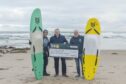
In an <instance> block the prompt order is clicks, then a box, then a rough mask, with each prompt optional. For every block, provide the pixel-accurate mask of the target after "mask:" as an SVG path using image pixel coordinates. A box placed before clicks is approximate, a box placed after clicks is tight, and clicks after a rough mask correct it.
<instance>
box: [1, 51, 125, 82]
mask: <svg viewBox="0 0 126 84" xmlns="http://www.w3.org/2000/svg"><path fill="white" fill-rule="evenodd" d="M60 71H61V70H60ZM48 73H50V74H51V76H49V77H44V78H43V79H42V80H39V81H37V80H35V78H34V74H33V72H32V66H31V56H30V51H29V50H26V51H25V52H20V51H19V50H18V52H16V51H15V52H8V53H0V84H124V83H125V82H126V51H121V50H106V51H101V59H100V65H99V69H98V71H97V74H96V77H95V79H94V80H92V81H87V80H85V79H83V78H81V77H80V78H75V75H76V67H75V61H74V60H67V74H68V76H69V77H67V78H65V77H62V76H61V75H60V76H59V77H54V74H55V73H54V61H53V58H49V64H48ZM60 74H61V73H60Z"/></svg>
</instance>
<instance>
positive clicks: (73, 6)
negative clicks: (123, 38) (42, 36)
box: [0, 0, 126, 32]
mask: <svg viewBox="0 0 126 84" xmlns="http://www.w3.org/2000/svg"><path fill="white" fill-rule="evenodd" d="M35 8H40V9H41V13H42V21H43V22H42V24H43V28H44V29H49V30H53V29H54V28H61V29H62V30H73V29H79V30H80V31H83V30H84V27H85V26H86V23H87V21H88V19H89V18H91V17H96V18H98V20H99V21H100V23H101V28H102V31H122V32H124V31H126V0H2V1H1V2H0V31H29V29H30V28H29V26H30V25H29V24H30V18H31V14H32V12H33V10H34V9H35Z"/></svg>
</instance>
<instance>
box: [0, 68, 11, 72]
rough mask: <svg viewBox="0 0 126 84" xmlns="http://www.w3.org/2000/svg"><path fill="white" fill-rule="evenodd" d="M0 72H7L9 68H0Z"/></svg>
mask: <svg viewBox="0 0 126 84" xmlns="http://www.w3.org/2000/svg"><path fill="white" fill-rule="evenodd" d="M1 70H9V68H0V71H1Z"/></svg>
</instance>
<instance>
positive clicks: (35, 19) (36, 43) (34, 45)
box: [30, 8, 44, 80]
mask: <svg viewBox="0 0 126 84" xmlns="http://www.w3.org/2000/svg"><path fill="white" fill-rule="evenodd" d="M41 18H42V17H41V11H40V9H38V8H37V9H35V10H34V11H33V13H32V16H31V22H30V41H31V58H32V67H33V69H32V70H33V72H34V74H35V78H36V79H37V80H41V79H42V77H43V63H44V60H43V47H42V46H43V44H42V43H43V35H42V19H41Z"/></svg>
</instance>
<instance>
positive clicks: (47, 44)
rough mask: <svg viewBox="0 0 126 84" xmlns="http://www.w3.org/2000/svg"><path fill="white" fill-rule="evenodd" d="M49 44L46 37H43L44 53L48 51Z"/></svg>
mask: <svg viewBox="0 0 126 84" xmlns="http://www.w3.org/2000/svg"><path fill="white" fill-rule="evenodd" d="M49 45H50V42H49V39H48V37H43V50H44V53H45V52H49Z"/></svg>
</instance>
